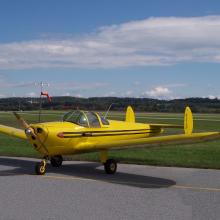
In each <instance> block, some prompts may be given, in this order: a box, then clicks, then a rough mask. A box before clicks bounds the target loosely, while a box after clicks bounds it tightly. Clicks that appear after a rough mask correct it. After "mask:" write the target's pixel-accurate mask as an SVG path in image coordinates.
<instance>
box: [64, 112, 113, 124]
mask: <svg viewBox="0 0 220 220" xmlns="http://www.w3.org/2000/svg"><path fill="white" fill-rule="evenodd" d="M99 118H100V121H101V122H102V124H103V125H109V122H108V120H107V119H105V118H104V117H102V116H101V115H99V114H98V113H94V112H90V111H88V112H84V111H79V110H76V111H71V112H68V113H66V114H65V115H64V116H63V121H67V122H72V123H74V124H77V125H80V126H83V127H91V128H99V127H101V124H100V121H99Z"/></svg>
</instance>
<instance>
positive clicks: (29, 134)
mask: <svg viewBox="0 0 220 220" xmlns="http://www.w3.org/2000/svg"><path fill="white" fill-rule="evenodd" d="M13 114H14V116H15V117H16V118H17V120H18V121H19V123H20V125H21V126H22V127H23V128H24V130H25V134H26V135H27V137H28V138H32V140H35V141H36V142H38V144H37V145H38V146H39V145H40V146H41V147H43V149H44V150H45V151H46V152H47V154H49V152H48V150H47V148H46V147H45V145H44V144H43V142H42V141H41V139H40V138H39V137H38V136H37V134H35V132H34V129H33V128H31V126H30V125H29V124H28V123H27V122H26V121H25V120H24V119H23V118H22V117H21V116H20V115H19V114H18V113H16V112H13Z"/></svg>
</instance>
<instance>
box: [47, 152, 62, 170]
mask: <svg viewBox="0 0 220 220" xmlns="http://www.w3.org/2000/svg"><path fill="white" fill-rule="evenodd" d="M50 163H51V165H52V167H60V166H61V165H62V163H63V158H62V156H61V155H57V156H54V157H52V158H51V159H50Z"/></svg>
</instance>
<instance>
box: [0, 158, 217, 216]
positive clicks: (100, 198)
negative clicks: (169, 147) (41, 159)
mask: <svg viewBox="0 0 220 220" xmlns="http://www.w3.org/2000/svg"><path fill="white" fill-rule="evenodd" d="M36 161H38V160H36V159H28V158H12V157H0V219H1V220H14V219H16V220H20V219H21V220H26V219H28V220H29V219H32V220H35V219H37V220H39V219H44V220H45V219H67V220H69V219H74V220H75V219H92V220H93V219H96V220H97V219H100V220H101V219H105V220H108V219H111V220H112V219H126V220H127V219H132V220H133V219H150V220H154V219H168V220H171V219H184V220H185V219H199V220H202V219H204V220H207V219H219V217H220V209H219V204H220V171H219V170H204V169H187V168H171V167H154V166H140V165H126V164H119V165H118V172H117V173H116V174H115V175H106V174H105V173H104V171H103V167H102V166H100V164H98V163H90V162H64V165H63V166H62V167H61V168H52V167H51V166H50V165H48V169H47V174H46V175H45V176H36V175H34V166H35V162H36Z"/></svg>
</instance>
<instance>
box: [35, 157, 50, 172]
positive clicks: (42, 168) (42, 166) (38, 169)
mask: <svg viewBox="0 0 220 220" xmlns="http://www.w3.org/2000/svg"><path fill="white" fill-rule="evenodd" d="M46 166H47V161H46V160H42V161H41V162H40V163H37V164H36V165H35V173H36V174H37V175H44V174H45V173H46Z"/></svg>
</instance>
